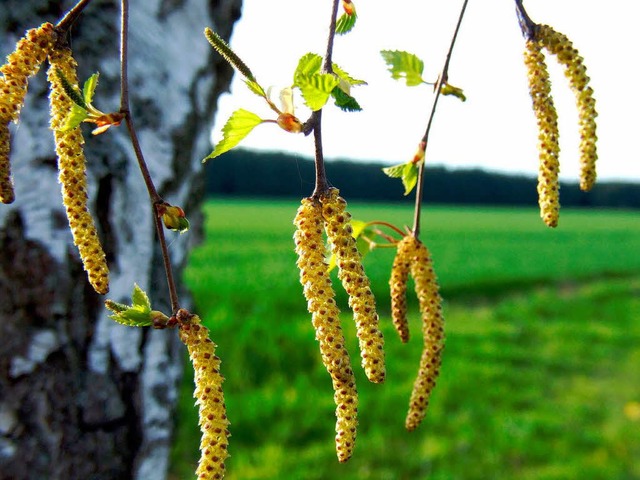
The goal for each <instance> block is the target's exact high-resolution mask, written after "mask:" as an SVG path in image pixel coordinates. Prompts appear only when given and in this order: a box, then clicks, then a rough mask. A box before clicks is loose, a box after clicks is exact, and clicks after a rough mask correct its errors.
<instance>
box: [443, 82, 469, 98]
mask: <svg viewBox="0 0 640 480" xmlns="http://www.w3.org/2000/svg"><path fill="white" fill-rule="evenodd" d="M440 93H441V94H442V95H453V96H454V97H457V98H459V99H460V100H462V101H463V102H464V101H466V100H467V97H466V96H465V94H464V92H463V91H462V89H461V88H458V87H454V86H453V85H450V84H448V83H443V84H442V86H441V87H440Z"/></svg>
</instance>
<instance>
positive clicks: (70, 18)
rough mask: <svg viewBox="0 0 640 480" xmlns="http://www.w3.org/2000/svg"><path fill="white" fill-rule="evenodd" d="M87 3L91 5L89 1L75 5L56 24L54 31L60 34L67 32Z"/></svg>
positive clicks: (81, 0) (81, 1)
mask: <svg viewBox="0 0 640 480" xmlns="http://www.w3.org/2000/svg"><path fill="white" fill-rule="evenodd" d="M89 3H91V0H80V1H79V2H78V3H76V4H75V6H74V7H73V8H72V9H71V10H69V11H68V12H67V13H66V15H65V16H64V17H62V19H60V21H59V22H58V23H57V24H56V29H57V30H58V31H59V32H62V33H64V32H67V30H69V28H71V25H73V23H74V22H75V21H76V20H77V19H78V17H79V16H80V14H81V13H82V12H83V10H84V9H85V7H86V6H87V5H89Z"/></svg>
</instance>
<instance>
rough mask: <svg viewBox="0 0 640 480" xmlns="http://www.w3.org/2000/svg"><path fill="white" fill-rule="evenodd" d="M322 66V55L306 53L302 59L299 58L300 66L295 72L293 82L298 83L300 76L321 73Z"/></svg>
mask: <svg viewBox="0 0 640 480" xmlns="http://www.w3.org/2000/svg"><path fill="white" fill-rule="evenodd" d="M321 67H322V57H321V56H320V55H318V54H316V53H306V54H304V55H303V56H302V57H300V60H298V66H297V67H296V71H295V72H294V73H293V84H294V85H296V81H297V78H298V76H303V77H307V76H310V75H314V74H316V73H320V68H321Z"/></svg>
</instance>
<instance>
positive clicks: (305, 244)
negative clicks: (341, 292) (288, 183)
mask: <svg viewBox="0 0 640 480" xmlns="http://www.w3.org/2000/svg"><path fill="white" fill-rule="evenodd" d="M294 224H295V226H296V232H295V234H294V241H295V245H296V253H297V254H298V260H297V265H298V269H299V270H300V283H301V284H302V286H303V287H304V296H305V298H306V299H307V305H308V310H309V312H310V313H311V321H312V323H313V327H314V328H315V331H316V340H318V343H319V344H320V353H321V355H322V363H323V364H324V366H325V368H326V369H327V372H329V375H330V376H331V381H332V383H333V389H334V397H333V398H334V401H335V404H336V453H337V455H338V460H339V461H340V462H346V461H347V460H348V459H349V458H350V457H351V454H352V452H353V448H354V445H355V439H356V426H357V413H358V392H357V390H356V386H355V377H354V374H353V369H352V368H351V360H350V359H349V353H348V352H347V349H346V348H345V341H344V335H343V333H342V327H341V326H340V319H339V315H340V311H339V309H338V307H337V305H336V302H335V299H334V297H335V292H334V290H333V286H332V284H331V277H330V276H329V271H328V267H327V264H326V262H325V259H324V242H323V237H322V231H323V219H322V210H321V206H320V204H319V203H317V201H316V200H314V199H312V198H305V199H303V200H302V203H301V205H300V207H299V208H298V212H297V215H296V218H295V220H294Z"/></svg>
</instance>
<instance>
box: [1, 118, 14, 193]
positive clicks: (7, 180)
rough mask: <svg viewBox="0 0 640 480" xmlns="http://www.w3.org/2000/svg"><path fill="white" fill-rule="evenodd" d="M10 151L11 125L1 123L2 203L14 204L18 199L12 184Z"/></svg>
mask: <svg viewBox="0 0 640 480" xmlns="http://www.w3.org/2000/svg"><path fill="white" fill-rule="evenodd" d="M9 150H10V147H9V125H8V124H7V123H4V122H0V202H2V203H12V202H13V201H14V200H15V198H16V197H15V194H14V191H13V183H12V182H11V164H10V163H9Z"/></svg>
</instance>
